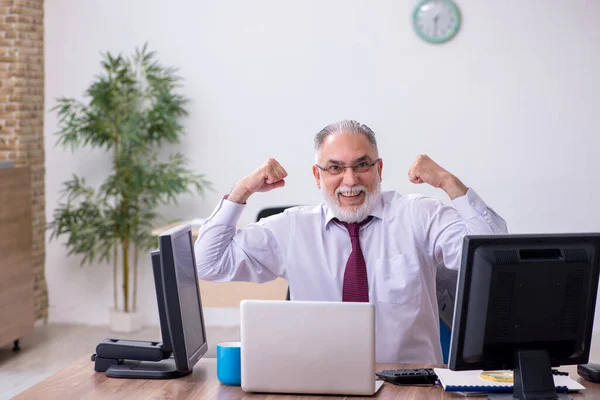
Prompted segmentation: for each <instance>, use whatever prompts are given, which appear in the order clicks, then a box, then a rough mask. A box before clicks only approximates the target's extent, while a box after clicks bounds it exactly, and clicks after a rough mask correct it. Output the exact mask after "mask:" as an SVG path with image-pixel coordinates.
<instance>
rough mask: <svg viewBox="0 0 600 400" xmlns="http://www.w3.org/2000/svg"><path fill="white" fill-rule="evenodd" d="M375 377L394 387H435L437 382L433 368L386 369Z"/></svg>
mask: <svg viewBox="0 0 600 400" xmlns="http://www.w3.org/2000/svg"><path fill="white" fill-rule="evenodd" d="M375 375H377V376H378V377H379V378H380V379H382V380H384V381H386V382H390V383H393V384H395V385H435V382H436V381H437V375H436V374H435V372H433V368H418V369H386V370H383V371H380V372H377V373H376V374H375Z"/></svg>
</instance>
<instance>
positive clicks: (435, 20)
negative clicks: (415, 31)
mask: <svg viewBox="0 0 600 400" xmlns="http://www.w3.org/2000/svg"><path fill="white" fill-rule="evenodd" d="M439 19H440V16H439V15H436V16H435V17H433V36H434V37H437V25H438V20H439Z"/></svg>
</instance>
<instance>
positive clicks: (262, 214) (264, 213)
mask: <svg viewBox="0 0 600 400" xmlns="http://www.w3.org/2000/svg"><path fill="white" fill-rule="evenodd" d="M291 207H296V206H280V207H267V208H263V209H262V210H260V211H259V212H258V215H257V216H256V222H258V221H260V220H261V219H263V218H267V217H270V216H271V215H276V214H279V213H282V212H284V211H285V210H286V209H288V208H291ZM285 299H286V300H289V299H290V287H289V286H288V290H287V293H286V295H285Z"/></svg>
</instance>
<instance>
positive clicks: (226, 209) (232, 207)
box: [207, 196, 245, 228]
mask: <svg viewBox="0 0 600 400" xmlns="http://www.w3.org/2000/svg"><path fill="white" fill-rule="evenodd" d="M244 208H245V205H244V204H239V203H234V202H233V201H229V200H227V196H224V197H223V198H222V199H221V201H220V202H219V205H218V206H217V207H216V208H215V210H214V211H213V212H212V214H211V215H210V217H208V219H207V222H208V221H210V222H212V223H213V224H218V225H227V226H231V227H234V228H235V227H236V226H237V223H238V221H239V220H240V217H241V215H242V212H243V211H244Z"/></svg>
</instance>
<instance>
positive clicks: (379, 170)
mask: <svg viewBox="0 0 600 400" xmlns="http://www.w3.org/2000/svg"><path fill="white" fill-rule="evenodd" d="M381 171H383V160H382V159H381V158H380V159H379V162H378V163H377V172H379V182H381V181H383V176H382V175H381Z"/></svg>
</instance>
